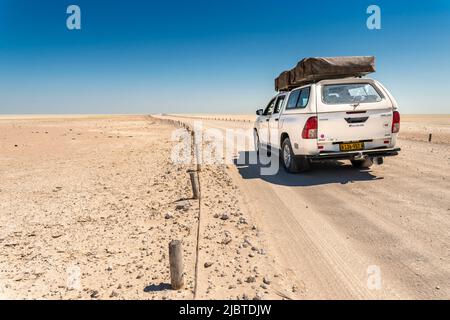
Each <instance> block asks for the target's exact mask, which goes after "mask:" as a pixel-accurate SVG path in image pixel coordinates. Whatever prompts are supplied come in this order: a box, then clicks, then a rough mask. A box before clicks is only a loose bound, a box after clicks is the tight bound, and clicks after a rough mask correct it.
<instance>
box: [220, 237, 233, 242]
mask: <svg viewBox="0 0 450 320" xmlns="http://www.w3.org/2000/svg"><path fill="white" fill-rule="evenodd" d="M231 240H232V239H231V238H230V237H225V238H223V239H222V241H221V242H220V243H221V244H229V243H230V242H231Z"/></svg>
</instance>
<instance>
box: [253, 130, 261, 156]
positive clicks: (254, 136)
mask: <svg viewBox="0 0 450 320" xmlns="http://www.w3.org/2000/svg"><path fill="white" fill-rule="evenodd" d="M253 142H254V144H255V151H256V154H257V155H258V156H259V150H260V149H261V146H260V143H259V136H258V132H257V131H256V130H253Z"/></svg>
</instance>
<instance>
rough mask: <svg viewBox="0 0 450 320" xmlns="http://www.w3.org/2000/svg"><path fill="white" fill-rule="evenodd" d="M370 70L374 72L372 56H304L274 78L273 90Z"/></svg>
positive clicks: (355, 75) (284, 89) (344, 76)
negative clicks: (293, 66)
mask: <svg viewBox="0 0 450 320" xmlns="http://www.w3.org/2000/svg"><path fill="white" fill-rule="evenodd" d="M372 72H375V57H373V56H347V57H328V58H320V57H316V58H305V59H303V60H301V61H300V62H299V63H297V65H296V66H295V68H293V69H291V70H287V71H283V72H282V73H281V74H280V75H279V76H278V77H277V78H276V79H275V90H276V91H288V90H291V89H293V88H296V87H300V86H303V85H305V84H308V83H312V82H316V81H320V80H326V79H338V78H347V77H361V76H365V75H367V74H369V73H372Z"/></svg>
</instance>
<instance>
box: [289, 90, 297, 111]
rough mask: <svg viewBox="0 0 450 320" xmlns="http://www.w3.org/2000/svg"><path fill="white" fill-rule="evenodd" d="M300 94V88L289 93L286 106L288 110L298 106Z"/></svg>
mask: <svg viewBox="0 0 450 320" xmlns="http://www.w3.org/2000/svg"><path fill="white" fill-rule="evenodd" d="M299 95H300V90H295V91H292V92H291V94H290V95H289V100H288V103H287V106H286V110H288V109H295V107H296V106H297V101H298V96H299Z"/></svg>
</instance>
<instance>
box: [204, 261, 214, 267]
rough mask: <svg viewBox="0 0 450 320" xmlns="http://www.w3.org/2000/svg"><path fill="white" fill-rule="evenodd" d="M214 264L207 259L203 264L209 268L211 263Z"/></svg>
mask: <svg viewBox="0 0 450 320" xmlns="http://www.w3.org/2000/svg"><path fill="white" fill-rule="evenodd" d="M213 264H214V262H209V261H207V262H205V264H204V265H203V266H204V267H205V268H209V267H211V266H212V265H213Z"/></svg>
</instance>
